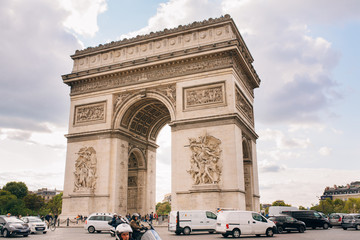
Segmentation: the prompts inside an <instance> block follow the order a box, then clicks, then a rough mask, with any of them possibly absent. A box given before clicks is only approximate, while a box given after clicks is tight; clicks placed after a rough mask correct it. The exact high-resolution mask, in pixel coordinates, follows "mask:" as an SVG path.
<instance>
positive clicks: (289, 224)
mask: <svg viewBox="0 0 360 240" xmlns="http://www.w3.org/2000/svg"><path fill="white" fill-rule="evenodd" d="M269 220H271V221H273V222H274V223H275V224H276V228H277V233H283V232H284V231H287V232H290V231H299V232H300V233H303V232H305V230H306V225H305V223H304V222H303V221H299V220H297V219H295V218H293V217H290V216H274V217H270V218H269Z"/></svg>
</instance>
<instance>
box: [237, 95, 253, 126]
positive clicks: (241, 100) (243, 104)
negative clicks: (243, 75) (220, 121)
mask: <svg viewBox="0 0 360 240" xmlns="http://www.w3.org/2000/svg"><path fill="white" fill-rule="evenodd" d="M235 101H236V107H237V108H238V109H239V111H241V112H243V113H244V114H245V116H246V117H247V118H248V119H249V120H250V121H251V122H252V123H253V121H254V114H253V107H252V106H251V104H250V103H249V102H248V101H247V100H246V98H245V96H244V95H243V94H242V93H241V92H240V90H239V89H238V88H236V100H235Z"/></svg>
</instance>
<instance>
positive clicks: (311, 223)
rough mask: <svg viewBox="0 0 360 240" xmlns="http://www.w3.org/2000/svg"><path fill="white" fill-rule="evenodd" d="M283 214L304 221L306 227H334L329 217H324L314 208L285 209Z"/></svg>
mask: <svg viewBox="0 0 360 240" xmlns="http://www.w3.org/2000/svg"><path fill="white" fill-rule="evenodd" d="M283 214H286V215H289V216H291V217H293V218H296V219H297V220H299V221H303V222H304V223H305V225H306V227H311V228H312V229H315V228H317V227H322V228H324V229H328V228H329V227H332V226H331V224H330V222H329V219H327V218H324V217H323V216H321V214H319V213H318V212H317V211H314V210H298V211H283Z"/></svg>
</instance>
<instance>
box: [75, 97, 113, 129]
mask: <svg viewBox="0 0 360 240" xmlns="http://www.w3.org/2000/svg"><path fill="white" fill-rule="evenodd" d="M105 109H106V102H99V103H93V104H87V105H80V106H75V119H74V124H75V125H77V124H83V123H97V122H105Z"/></svg>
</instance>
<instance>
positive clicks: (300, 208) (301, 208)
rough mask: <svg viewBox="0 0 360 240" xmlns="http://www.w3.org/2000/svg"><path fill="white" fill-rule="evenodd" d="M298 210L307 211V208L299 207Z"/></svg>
mask: <svg viewBox="0 0 360 240" xmlns="http://www.w3.org/2000/svg"><path fill="white" fill-rule="evenodd" d="M299 210H307V208H306V207H303V206H299Z"/></svg>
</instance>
